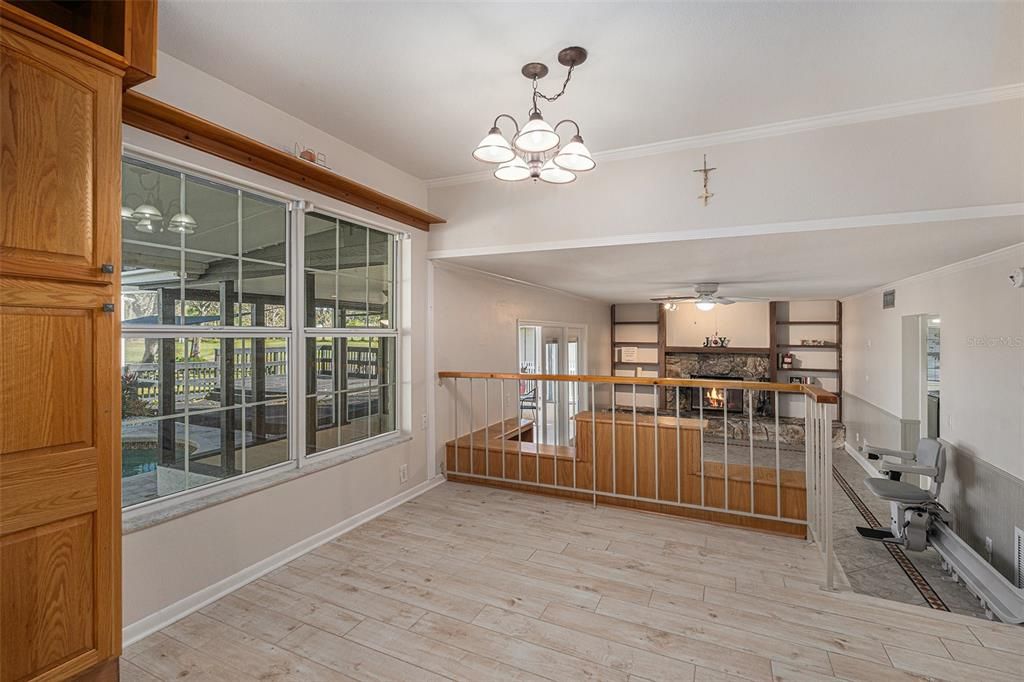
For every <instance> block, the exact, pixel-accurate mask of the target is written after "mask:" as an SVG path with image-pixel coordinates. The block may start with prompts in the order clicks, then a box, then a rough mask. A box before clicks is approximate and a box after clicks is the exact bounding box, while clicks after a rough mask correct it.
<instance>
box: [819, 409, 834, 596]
mask: <svg viewBox="0 0 1024 682" xmlns="http://www.w3.org/2000/svg"><path fill="white" fill-rule="evenodd" d="M822 407H823V408H824V413H825V418H824V423H823V424H822V430H823V431H824V432H825V437H824V444H825V470H826V471H828V478H827V481H826V483H827V485H826V487H825V587H826V588H827V589H829V590H831V589H834V587H835V586H834V581H835V574H834V567H833V564H834V557H833V556H832V552H833V547H832V415H831V414H830V410H831V407H830V406H829V405H827V404H825V403H822Z"/></svg>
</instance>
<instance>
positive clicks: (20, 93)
mask: <svg viewBox="0 0 1024 682" xmlns="http://www.w3.org/2000/svg"><path fill="white" fill-rule="evenodd" d="M0 49H2V55H0V60H2V61H0V91H2V93H3V98H4V106H3V108H2V114H0V178H2V184H3V186H4V193H3V200H2V204H0V272H3V273H5V274H27V275H31V276H33V277H53V278H55V279H62V280H67V279H78V280H89V281H112V277H111V274H109V273H104V272H103V271H102V265H103V264H105V263H109V264H111V265H116V263H115V262H114V255H115V252H114V248H115V242H114V239H116V234H117V230H116V228H117V225H118V224H119V217H118V216H119V212H118V208H119V206H120V204H119V203H115V202H116V201H117V200H116V199H114V198H113V195H114V194H116V193H117V191H118V187H117V183H116V180H117V177H118V174H119V169H118V168H113V167H114V166H116V159H117V156H118V151H119V150H118V146H119V142H120V128H119V126H118V125H117V122H118V119H119V111H118V110H119V109H120V103H121V96H120V89H119V82H118V79H117V78H116V76H114V75H113V74H110V73H107V72H105V71H102V70H99V69H96V68H91V67H89V66H88V65H86V64H83V63H81V62H79V61H78V60H76V59H74V58H72V57H70V56H69V55H66V54H63V53H62V52H60V51H58V50H56V49H53V48H50V47H48V46H45V45H41V44H39V43H37V42H34V41H31V40H28V39H27V38H25V37H24V36H21V35H19V34H18V33H16V32H13V31H5V33H4V40H3V44H2V47H0ZM115 107H116V109H115Z"/></svg>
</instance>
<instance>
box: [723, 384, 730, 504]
mask: <svg viewBox="0 0 1024 682" xmlns="http://www.w3.org/2000/svg"><path fill="white" fill-rule="evenodd" d="M722 437H723V438H724V440H723V441H722V442H723V443H724V445H725V452H724V459H725V509H726V510H727V511H728V509H729V389H727V388H724V389H722Z"/></svg>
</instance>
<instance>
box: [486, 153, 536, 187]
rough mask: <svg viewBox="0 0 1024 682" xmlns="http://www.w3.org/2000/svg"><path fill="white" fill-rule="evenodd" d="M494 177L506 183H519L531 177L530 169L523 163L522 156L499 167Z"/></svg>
mask: <svg viewBox="0 0 1024 682" xmlns="http://www.w3.org/2000/svg"><path fill="white" fill-rule="evenodd" d="M494 177H496V178H498V179H499V180H505V181H506V182H518V181H520V180H525V179H527V178H528V177H530V167H529V166H528V165H527V164H526V162H525V161H523V158H522V157H521V156H517V157H515V158H514V159H512V160H511V161H509V162H507V163H503V164H501V165H500V166H498V168H497V170H495V171H494Z"/></svg>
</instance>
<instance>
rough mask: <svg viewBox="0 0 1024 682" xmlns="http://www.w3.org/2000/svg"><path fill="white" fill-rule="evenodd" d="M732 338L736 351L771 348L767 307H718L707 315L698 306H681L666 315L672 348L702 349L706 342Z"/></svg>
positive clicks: (668, 341)
mask: <svg viewBox="0 0 1024 682" xmlns="http://www.w3.org/2000/svg"><path fill="white" fill-rule="evenodd" d="M716 331H717V332H718V335H719V336H727V337H729V345H730V346H735V347H737V348H767V347H768V343H769V340H768V333H769V332H768V304H767V303H734V304H732V305H724V306H723V305H718V306H715V308H714V310H709V311H707V312H704V311H701V310H697V306H695V305H692V304H689V303H680V304H679V308H678V309H677V310H674V311H666V312H665V343H666V345H669V346H690V347H693V346H702V345H704V339H705V337H708V336H714V335H715V332H716Z"/></svg>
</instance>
